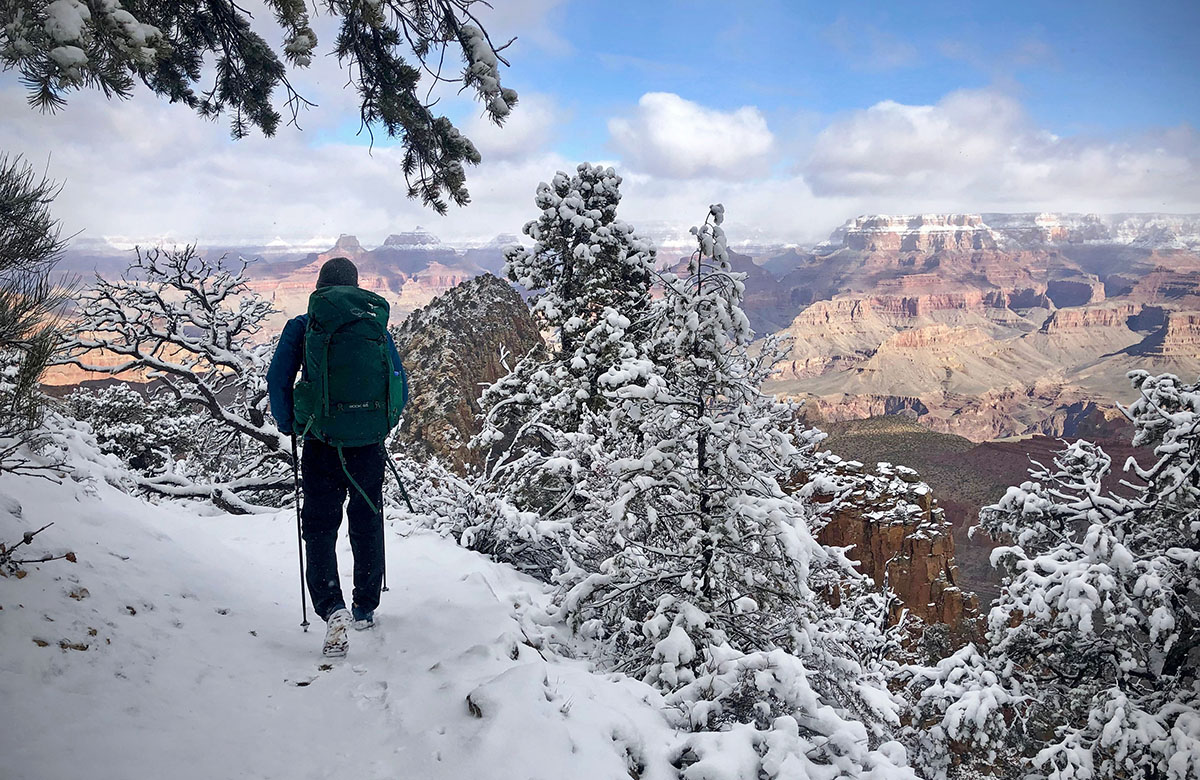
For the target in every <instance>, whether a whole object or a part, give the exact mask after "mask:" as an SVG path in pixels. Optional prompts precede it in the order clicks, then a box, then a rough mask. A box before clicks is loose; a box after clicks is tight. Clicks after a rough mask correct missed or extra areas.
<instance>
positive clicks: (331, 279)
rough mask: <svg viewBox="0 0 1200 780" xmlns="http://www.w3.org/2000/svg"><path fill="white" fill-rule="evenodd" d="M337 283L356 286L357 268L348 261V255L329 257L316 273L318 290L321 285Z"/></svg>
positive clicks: (328, 285) (334, 284) (332, 285)
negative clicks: (318, 272) (319, 271)
mask: <svg viewBox="0 0 1200 780" xmlns="http://www.w3.org/2000/svg"><path fill="white" fill-rule="evenodd" d="M337 285H346V286H349V287H357V286H358V269H357V268H355V267H354V263H352V262H350V258H348V257H331V258H329V259H328V260H326V261H325V264H324V265H322V266H321V273H320V274H318V275H317V289H318V290H319V289H321V288H322V287H334V286H337Z"/></svg>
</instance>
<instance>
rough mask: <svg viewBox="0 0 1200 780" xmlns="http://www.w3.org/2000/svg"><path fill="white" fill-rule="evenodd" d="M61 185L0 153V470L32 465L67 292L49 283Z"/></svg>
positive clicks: (57, 243) (56, 251) (56, 253)
mask: <svg viewBox="0 0 1200 780" xmlns="http://www.w3.org/2000/svg"><path fill="white" fill-rule="evenodd" d="M57 194H58V187H57V186H56V185H55V184H54V183H53V182H51V181H49V180H47V179H45V178H41V177H39V176H37V174H35V173H34V171H33V168H32V167H31V166H29V165H28V164H25V163H23V162H21V160H20V159H19V158H17V159H10V158H8V157H6V156H0V471H6V470H7V471H11V470H20V469H21V468H23V467H26V466H28V465H29V462H28V461H27V459H25V458H24V457H22V456H21V455H20V454H19V452H20V450H21V448H22V447H23V446H25V445H28V444H30V443H32V441H33V440H34V439H36V438H37V432H38V429H39V424H40V422H41V418H42V413H43V411H44V407H45V399H44V397H43V396H42V395H41V393H40V392H39V391H38V380H39V379H40V378H41V376H42V373H43V371H44V370H45V369H46V366H47V365H49V363H50V360H51V358H52V356H53V354H54V349H55V346H56V344H57V342H58V333H57V331H56V330H55V327H54V316H55V314H56V313H57V312H58V310H59V309H60V307H61V306H62V304H63V302H64V299H65V296H66V292H65V291H64V290H63V289H62V288H61V286H57V285H56V284H55V282H54V279H53V271H54V266H55V264H56V263H57V262H58V260H59V258H60V257H61V255H62V251H63V249H64V247H65V242H64V241H62V240H61V239H60V237H59V225H58V222H57V221H55V219H54V218H53V217H52V216H51V215H50V204H51V203H52V202H53V201H54V197H55V195H57Z"/></svg>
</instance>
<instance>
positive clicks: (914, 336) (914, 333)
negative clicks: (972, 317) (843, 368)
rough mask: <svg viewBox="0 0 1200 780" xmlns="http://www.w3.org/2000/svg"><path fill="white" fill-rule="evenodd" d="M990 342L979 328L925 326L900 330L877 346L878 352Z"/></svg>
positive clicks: (953, 346) (968, 345)
mask: <svg viewBox="0 0 1200 780" xmlns="http://www.w3.org/2000/svg"><path fill="white" fill-rule="evenodd" d="M990 340H991V339H990V337H989V336H988V335H987V334H986V333H984V332H983V331H982V330H980V329H979V328H956V327H952V326H949V325H927V326H925V327H923V328H913V329H912V330H902V331H900V332H898V333H896V334H895V335H892V336H889V337H888V339H887V340H886V341H884V342H883V343H882V344H880V345H879V351H880V352H884V351H889V350H910V349H917V350H926V349H948V348H958V347H971V346H975V345H977V344H983V343H985V342H987V341H990Z"/></svg>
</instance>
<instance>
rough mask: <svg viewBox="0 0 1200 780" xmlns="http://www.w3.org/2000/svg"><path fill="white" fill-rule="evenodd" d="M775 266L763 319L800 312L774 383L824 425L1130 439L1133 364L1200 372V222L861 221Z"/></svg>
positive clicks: (1050, 218) (984, 436)
mask: <svg viewBox="0 0 1200 780" xmlns="http://www.w3.org/2000/svg"><path fill="white" fill-rule="evenodd" d="M772 262H774V261H772ZM774 268H775V270H776V273H777V274H779V277H778V278H777V279H776V280H775V283H774V286H773V288H771V289H770V290H767V289H762V288H756V289H751V285H750V284H748V289H747V304H748V308H750V307H752V305H753V304H754V303H755V302H756V301H763V302H764V304H765V305H761V306H760V308H761V311H762V312H763V313H764V314H765V317H763V316H760V317H759V319H758V320H757V321H756V323H755V324H756V325H758V326H762V325H764V324H766V320H768V319H772V318H777V317H778V312H779V310H780V309H781V308H785V304H787V303H790V304H792V305H794V306H796V307H797V309H798V311H797V313H796V314H795V316H794V317H793V319H792V320H791V322H789V323H787V324H786V325H784V326H783V327H781V328H779V329H778V330H777V331H776V332H777V334H778V335H779V336H781V337H783V338H786V339H788V340H789V341H790V343H791V345H792V352H791V355H790V356H789V358H788V360H786V361H785V362H784V363H782V364H781V365H780V366H779V367H778V370H777V372H776V374H775V376H774V378H773V380H772V382H771V383H770V386H769V389H770V390H771V391H773V392H775V393H777V394H780V395H785V396H789V397H793V398H798V399H803V400H805V401H806V402H807V404H808V409H809V414H810V416H811V417H812V419H820V420H826V421H835V420H847V419H857V418H865V417H869V416H873V415H880V414H904V415H907V416H909V417H912V418H914V419H915V420H917V421H918V422H919V423H920V424H921V425H923V426H925V427H926V428H928V429H930V430H933V431H939V432H946V433H955V434H958V435H961V436H964V437H966V438H968V439H971V440H973V441H986V440H989V439H995V438H1002V437H1007V436H1019V435H1030V434H1045V435H1050V436H1061V435H1066V436H1076V435H1081V432H1085V431H1086V432H1088V433H1091V434H1101V435H1104V436H1119V435H1120V431H1121V427H1122V421H1121V417H1120V412H1119V409H1118V404H1120V403H1127V402H1128V401H1130V400H1131V399H1130V392H1131V391H1130V387H1129V383H1128V381H1127V380H1126V378H1125V377H1126V373H1127V372H1128V371H1130V370H1133V369H1145V370H1148V371H1152V372H1156V373H1162V372H1171V373H1176V374H1180V375H1183V376H1187V375H1193V376H1194V375H1196V374H1198V373H1200V287H1198V286H1197V285H1198V283H1200V217H1194V216H1192V217H1180V216H1169V215H1167V216H1163V215H1157V216H1156V215H1113V216H1107V217H1106V216H1099V215H1053V214H1036V215H1012V214H1009V215H996V214H983V215H980V214H941V215H937V214H932V215H920V216H904V217H889V216H868V217H858V218H855V219H852V220H849V221H848V222H847V223H846V224H844V225H842V226H841V227H839V228H838V229H837V230H835V231H834V232H833V234H832V235H831V236H830V239H829V240H828V241H826V242H823V243H822V244H819V245H818V246H817V247H815V248H814V249H813V250H812V251H811V252H807V253H799V252H795V253H793V256H792V257H791V258H790V260H789V263H788V264H787V265H786V266H781V265H780V264H779V263H775V264H774ZM751 314H752V317H753V316H754V310H753V308H752V309H751Z"/></svg>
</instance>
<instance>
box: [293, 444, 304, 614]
mask: <svg viewBox="0 0 1200 780" xmlns="http://www.w3.org/2000/svg"><path fill="white" fill-rule="evenodd" d="M292 483H293V484H294V485H295V486H296V549H297V550H299V552H300V610H301V612H302V614H303V615H304V622H303V623H301V624H300V627H301V628H303V629H304V631H305V632H306V633H307V631H308V593H307V591H306V590H305V589H304V533H303V531H301V530H300V456H299V455H298V454H297V453H296V434H294V433H293V434H292Z"/></svg>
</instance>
